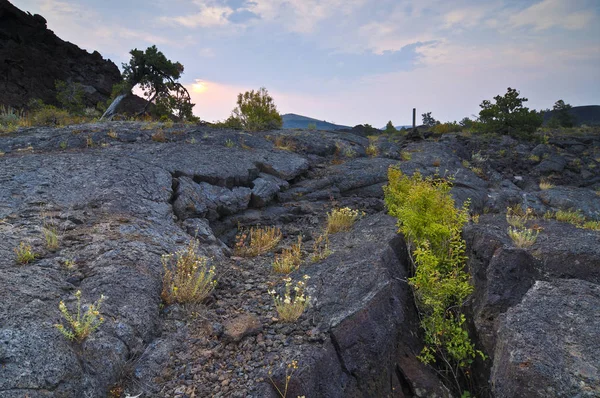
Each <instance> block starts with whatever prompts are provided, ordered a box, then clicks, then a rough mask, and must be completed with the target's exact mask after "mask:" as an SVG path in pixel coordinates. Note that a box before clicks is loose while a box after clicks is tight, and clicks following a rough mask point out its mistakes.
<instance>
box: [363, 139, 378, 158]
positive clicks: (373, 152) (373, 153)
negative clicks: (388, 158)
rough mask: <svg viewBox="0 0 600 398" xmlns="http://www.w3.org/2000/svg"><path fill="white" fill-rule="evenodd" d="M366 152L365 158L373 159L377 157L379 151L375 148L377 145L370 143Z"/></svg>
mask: <svg viewBox="0 0 600 398" xmlns="http://www.w3.org/2000/svg"><path fill="white" fill-rule="evenodd" d="M366 152H367V156H370V157H375V156H377V155H379V149H378V148H377V145H375V144H374V143H372V142H371V143H370V144H369V145H368V146H367V149H366Z"/></svg>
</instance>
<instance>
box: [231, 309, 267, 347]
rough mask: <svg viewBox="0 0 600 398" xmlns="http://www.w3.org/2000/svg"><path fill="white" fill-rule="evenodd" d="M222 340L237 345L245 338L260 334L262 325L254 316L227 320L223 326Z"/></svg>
mask: <svg viewBox="0 0 600 398" xmlns="http://www.w3.org/2000/svg"><path fill="white" fill-rule="evenodd" d="M223 328H224V329H223V339H224V340H225V341H228V342H233V343H237V342H239V341H240V340H242V339H243V338H244V337H246V336H252V335H256V334H258V333H260V331H261V330H262V323H261V322H260V319H258V317H257V316H256V315H252V314H243V315H239V316H237V317H235V318H233V319H229V320H228V321H227V322H225V324H224V325H223Z"/></svg>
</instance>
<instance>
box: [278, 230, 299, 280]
mask: <svg viewBox="0 0 600 398" xmlns="http://www.w3.org/2000/svg"><path fill="white" fill-rule="evenodd" d="M301 263H302V237H301V236H299V237H298V241H297V242H296V243H294V244H293V245H292V246H290V248H288V249H283V251H282V252H281V254H276V255H275V259H274V260H273V271H275V272H277V273H278V274H289V273H290V272H293V271H295V270H297V269H298V267H300V264H301Z"/></svg>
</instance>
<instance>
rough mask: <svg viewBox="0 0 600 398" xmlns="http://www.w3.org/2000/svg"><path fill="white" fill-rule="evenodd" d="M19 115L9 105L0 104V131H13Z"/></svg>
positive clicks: (17, 124) (19, 117)
mask: <svg viewBox="0 0 600 398" xmlns="http://www.w3.org/2000/svg"><path fill="white" fill-rule="evenodd" d="M20 120H21V116H20V115H19V112H17V111H16V110H15V109H13V108H11V107H10V106H8V107H7V106H0V132H2V131H13V130H14V129H16V128H17V127H18V126H19V122H20Z"/></svg>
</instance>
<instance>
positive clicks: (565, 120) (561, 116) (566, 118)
mask: <svg viewBox="0 0 600 398" xmlns="http://www.w3.org/2000/svg"><path fill="white" fill-rule="evenodd" d="M571 108H572V106H571V105H570V104H566V103H565V101H563V100H558V101H556V102H555V103H554V106H553V107H552V110H553V115H552V118H551V119H550V121H549V122H548V127H553V128H557V127H565V128H570V127H573V126H575V117H573V115H571V113H570V112H569V110H570V109H571Z"/></svg>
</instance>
